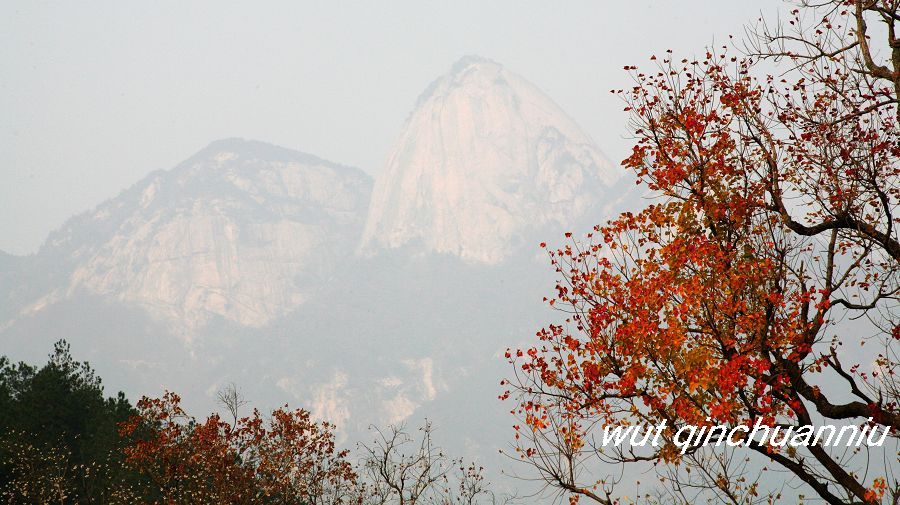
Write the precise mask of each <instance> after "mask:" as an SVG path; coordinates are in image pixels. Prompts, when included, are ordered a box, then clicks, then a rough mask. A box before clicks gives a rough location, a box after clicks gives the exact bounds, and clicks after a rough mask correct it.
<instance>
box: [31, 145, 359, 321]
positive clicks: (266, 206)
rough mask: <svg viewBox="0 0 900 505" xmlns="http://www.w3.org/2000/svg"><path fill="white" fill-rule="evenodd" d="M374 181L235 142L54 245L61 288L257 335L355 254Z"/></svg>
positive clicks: (91, 218)
mask: <svg viewBox="0 0 900 505" xmlns="http://www.w3.org/2000/svg"><path fill="white" fill-rule="evenodd" d="M370 191H371V181H370V179H369V177H368V176H367V175H365V174H364V173H363V172H361V171H360V170H358V169H355V168H350V167H344V166H340V165H337V164H334V163H331V162H328V161H325V160H322V159H320V158H317V157H315V156H312V155H308V154H304V153H300V152H296V151H291V150H288V149H283V148H279V147H275V146H272V145H268V144H264V143H262V142H253V141H246V140H240V139H229V140H222V141H218V142H214V143H213V144H211V145H210V146H208V147H207V148H205V149H203V150H202V151H200V152H199V153H198V154H196V155H195V156H193V157H192V158H190V159H188V160H187V161H185V162H183V163H182V164H180V165H179V166H177V167H176V168H175V169H173V170H171V171H164V172H156V173H153V174H151V175H150V176H149V177H147V178H146V179H144V180H143V181H141V182H139V183H138V184H136V185H135V186H134V187H132V188H130V189H128V190H126V191H124V192H123V193H122V194H120V195H119V196H118V197H116V198H113V199H112V200H109V201H108V202H106V203H104V204H102V205H100V206H99V207H97V208H96V209H95V210H94V211H92V212H90V213H87V214H84V215H82V216H78V217H76V218H73V219H72V220H70V222H69V223H67V224H66V225H65V226H63V227H62V229H60V230H58V231H57V232H55V233H54V234H52V235H51V236H50V238H49V239H48V241H47V243H46V244H45V246H44V248H43V250H42V251H41V253H40V255H43V256H46V257H55V258H60V257H64V258H66V262H67V263H69V264H70V265H71V266H70V273H69V275H68V279H67V282H66V287H64V288H58V289H56V290H55V291H54V292H53V293H51V294H50V295H48V297H45V299H44V300H42V301H39V302H38V303H37V304H36V305H35V307H34V309H39V308H40V307H41V306H42V305H43V304H46V302H47V301H48V300H47V298H49V301H50V302H52V301H53V300H55V299H60V298H65V297H71V296H77V293H78V292H80V291H81V290H85V291H87V292H89V293H91V294H96V295H101V296H105V297H111V298H113V299H115V300H117V301H121V302H125V303H127V304H129V305H136V306H139V307H142V308H144V309H146V310H147V311H148V312H150V313H151V314H152V315H154V316H157V317H161V318H162V319H163V320H166V321H170V322H173V323H174V324H175V325H176V326H178V327H181V328H185V329H188V330H190V329H195V328H198V327H201V326H203V325H205V324H206V323H207V322H209V320H210V319H211V318H213V317H216V316H218V317H221V318H224V319H225V320H228V321H231V322H235V323H238V324H240V325H243V326H250V327H258V326H262V325H265V324H266V323H268V322H270V321H271V320H273V319H274V318H277V317H280V316H282V315H284V314H285V313H287V312H289V311H290V310H292V309H294V308H296V307H297V306H298V305H299V304H301V303H303V302H304V301H305V300H306V299H307V298H308V297H309V295H310V293H311V291H312V289H313V288H314V287H315V286H316V285H317V284H318V283H319V282H320V281H322V280H323V279H325V278H327V277H328V276H329V275H331V274H332V273H333V270H334V268H335V266H336V265H337V264H338V263H339V262H341V261H342V260H343V259H345V258H347V257H348V256H352V254H353V251H354V250H355V247H356V243H357V241H358V237H359V234H360V232H361V229H362V225H363V221H364V215H365V210H366V207H367V205H368V199H369V194H370Z"/></svg>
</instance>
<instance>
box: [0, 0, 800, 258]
mask: <svg viewBox="0 0 900 505" xmlns="http://www.w3.org/2000/svg"><path fill="white" fill-rule="evenodd" d="M785 8H786V6H785V5H784V4H782V3H781V2H779V1H776V0H765V1H759V2H755V1H748V0H728V1H726V0H708V1H690V2H685V1H669V2H659V1H639V0H633V1H627V2H622V1H612V0H605V1H600V0H595V1H580V2H573V1H567V2H549V1H544V2H536V1H529V2H525V1H503V2H485V1H471V2H461V1H452V2H449V1H447V2H440V3H438V2H428V1H422V0H410V1H395V2H335V1H327V2H326V1H322V2H304V1H296V0H295V1H284V2H242V3H237V2H223V1H214V2H213V1H211V2H193V1H192V2H189V1H184V0H179V1H152V2H149V1H145V2H128V1H122V0H112V1H104V2H100V1H88V2H40V1H35V0H26V1H9V0H3V1H2V2H0V178H2V179H0V180H2V184H0V249H2V250H5V251H7V252H12V253H17V254H25V253H30V252H34V251H35V250H36V249H37V248H38V247H39V246H40V244H41V243H42V242H43V240H44V238H45V237H46V235H47V233H48V232H49V231H50V230H52V229H54V228H56V227H58V226H59V225H61V224H62V222H63V221H64V220H65V219H66V218H68V217H69V216H71V215H73V214H75V213H78V212H81V211H84V210H87V209H89V208H91V207H93V206H94V205H96V204H98V203H100V202H101V201H103V200H105V199H107V198H110V197H113V196H115V195H116V194H117V193H118V192H119V191H120V190H122V189H124V188H126V187H128V186H129V185H131V184H133V183H134V182H136V181H138V180H139V179H141V178H142V177H143V176H144V175H146V174H147V173H148V172H150V171H152V170H155V169H160V168H162V169H168V168H171V167H173V166H174V165H175V164H177V163H178V162H179V161H181V160H183V159H185V158H187V157H188V156H190V155H191V154H193V153H194V152H196V151H198V150H199V149H201V148H203V147H204V146H205V145H206V144H208V143H209V142H211V141H213V140H216V139H219V138H223V137H235V136H237V137H245V138H252V139H257V140H263V141H266V142H271V143H274V144H278V145H282V146H285V147H289V148H293V149H298V150H301V151H306V152H310V153H313V154H316V155H318V156H321V157H324V158H326V159H330V160H333V161H336V162H340V163H345V164H349V165H355V166H358V167H360V168H362V169H364V170H366V171H368V172H369V173H372V174H375V173H377V172H378V170H379V168H380V166H381V164H382V162H383V160H384V158H385V157H386V155H387V153H388V151H389V150H390V147H391V143H392V141H393V139H394V137H395V136H396V135H397V134H398V133H399V129H400V127H401V125H402V123H403V121H404V119H405V118H406V116H407V115H408V114H409V112H410V110H411V108H412V105H413V103H414V101H415V99H416V97H417V96H418V94H419V93H420V92H421V91H422V90H423V89H424V88H425V87H426V86H427V85H428V83H429V82H431V81H432V80H433V79H434V78H435V77H437V76H438V75H440V74H442V73H444V72H446V71H447V69H448V68H449V67H450V65H451V64H452V63H453V62H454V61H456V60H457V59H458V58H460V57H461V56H463V55H466V54H478V55H481V56H485V57H489V58H492V59H494V60H496V61H498V62H500V63H502V64H504V65H505V66H507V67H508V68H510V69H511V70H513V71H515V72H517V73H519V74H521V75H523V76H524V77H525V78H527V79H529V80H530V81H532V82H533V83H535V84H536V85H537V86H538V87H540V88H541V89H543V90H544V91H545V92H547V93H548V94H549V95H550V96H551V97H552V98H553V99H554V100H555V101H556V102H557V103H559V104H560V105H561V106H562V108H563V109H564V110H565V111H567V112H568V113H569V114H570V115H571V116H572V117H573V118H574V119H575V120H576V121H577V122H578V123H579V124H580V125H581V126H582V127H583V128H584V130H585V131H586V132H587V133H588V134H589V135H591V136H592V137H593V138H594V140H595V141H596V142H597V143H598V145H599V146H600V147H601V148H602V149H603V150H604V151H605V152H606V153H607V154H608V155H609V157H610V158H612V159H613V160H614V161H618V160H620V159H622V158H623V157H624V156H625V153H626V152H627V150H628V147H629V145H628V142H627V140H625V139H623V124H622V122H623V119H624V116H623V113H622V112H621V108H622V105H621V103H620V102H619V101H618V99H617V98H616V97H614V96H612V95H610V93H609V90H610V89H612V88H617V87H622V86H625V85H628V81H627V76H626V74H625V73H624V72H623V71H622V67H623V66H624V65H626V64H643V63H645V62H646V61H647V58H648V57H649V56H650V54H652V53H654V52H656V53H661V52H662V51H664V50H665V49H667V48H672V49H674V50H675V51H676V52H678V53H681V54H686V55H692V54H700V53H701V52H702V50H703V48H704V47H705V46H706V45H709V44H710V43H712V42H713V41H714V40H715V41H716V42H724V41H725V40H726V37H727V35H728V34H735V35H739V34H740V33H741V32H742V26H743V25H744V24H745V23H747V22H751V21H752V20H754V19H755V18H756V17H758V16H759V14H760V12H763V13H769V14H772V13H774V12H775V11H777V10H778V9H785Z"/></svg>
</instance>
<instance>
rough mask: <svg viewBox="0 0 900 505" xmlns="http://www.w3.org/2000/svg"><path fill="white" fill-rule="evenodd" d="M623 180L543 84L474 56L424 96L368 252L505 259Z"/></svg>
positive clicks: (386, 174)
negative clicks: (402, 250)
mask: <svg viewBox="0 0 900 505" xmlns="http://www.w3.org/2000/svg"><path fill="white" fill-rule="evenodd" d="M618 177H619V174H618V172H617V171H615V170H614V168H613V166H612V165H611V164H610V163H609V162H608V161H607V160H606V158H605V157H604V156H603V154H602V153H601V152H600V151H599V149H598V148H597V147H596V146H595V145H594V143H593V142H592V141H591V140H590V138H589V137H588V136H587V135H586V134H585V133H584V132H583V131H582V130H581V129H580V128H579V127H578V126H577V125H576V124H575V123H574V122H573V121H572V119H571V118H569V117H568V116H567V115H566V114H565V113H564V112H563V111H562V110H561V109H560V108H559V107H558V106H557V105H556V104H555V103H554V102H553V101H552V100H551V99H550V98H549V97H547V96H546V95H545V94H544V93H543V92H541V91H540V90H539V89H538V88H537V87H535V86H534V85H532V84H531V83H529V82H527V81H526V80H525V79H523V78H522V77H520V76H518V75H517V74H514V73H513V72H510V71H509V70H507V69H505V68H504V67H502V66H501V65H499V64H498V63H495V62H493V61H490V60H486V59H483V58H478V57H471V56H470V57H465V58H463V59H462V60H460V61H459V62H457V63H456V64H455V65H454V66H453V68H452V69H451V71H450V72H449V73H448V74H446V75H444V76H442V77H440V78H439V79H437V80H436V81H435V82H434V83H432V84H431V86H429V88H428V89H427V90H426V91H425V92H424V93H423V94H422V96H421V97H420V98H419V100H418V103H417V105H416V108H415V110H414V111H413V113H412V114H411V116H410V117H409V119H408V121H407V123H406V126H405V128H404V130H403V132H402V134H401V135H400V138H399V140H398V141H397V143H396V145H395V147H394V149H393V152H392V153H391V155H390V157H389V159H388V161H387V164H386V166H385V168H384V170H383V171H382V172H381V173H380V174H379V176H378V178H377V181H376V184H375V189H374V192H373V195H372V203H371V208H370V209H369V216H368V220H367V222H366V228H365V232H364V235H363V238H362V245H361V250H362V251H363V252H365V253H367V254H372V253H376V252H378V251H380V250H385V249H395V248H399V247H403V246H409V245H413V246H416V247H419V248H420V249H421V250H422V251H424V252H438V253H450V254H453V255H456V256H459V257H461V258H463V259H464V260H467V261H471V262H477V263H489V264H491V263H497V262H500V261H502V260H503V259H505V258H507V257H508V256H509V255H510V253H512V252H513V251H514V250H515V249H516V248H517V247H519V246H520V245H521V242H522V241H523V240H524V239H526V238H531V237H530V235H532V234H533V232H535V231H537V230H541V229H546V228H548V227H549V228H554V227H560V226H571V225H572V223H574V222H576V221H578V220H579V219H581V218H582V217H583V216H584V215H585V214H586V213H587V212H589V211H590V210H591V209H594V208H596V206H597V205H599V204H601V203H602V202H603V201H604V199H605V196H606V192H605V191H604V190H605V188H608V187H609V186H610V185H612V184H613V183H614V182H615V181H616V180H617V179H618Z"/></svg>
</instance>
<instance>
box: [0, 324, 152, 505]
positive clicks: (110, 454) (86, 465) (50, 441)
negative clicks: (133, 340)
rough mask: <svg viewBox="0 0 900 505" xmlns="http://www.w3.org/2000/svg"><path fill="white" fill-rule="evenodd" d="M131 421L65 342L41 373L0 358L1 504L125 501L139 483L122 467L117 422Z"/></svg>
mask: <svg viewBox="0 0 900 505" xmlns="http://www.w3.org/2000/svg"><path fill="white" fill-rule="evenodd" d="M134 414H136V411H135V409H134V408H133V407H132V405H131V404H130V403H129V402H128V400H127V399H126V398H125V395H124V394H123V393H121V392H120V393H119V394H118V395H117V396H116V397H105V396H104V394H103V386H102V384H101V380H100V378H99V377H98V376H97V375H96V374H95V373H94V371H93V369H91V367H90V365H89V364H88V363H85V362H78V361H75V360H74V359H73V358H72V354H71V352H70V348H69V344H68V343H66V342H65V341H62V340H61V341H59V342H57V343H56V344H55V345H54V348H53V352H52V353H51V354H50V358H49V360H48V361H47V363H46V364H45V365H44V366H42V367H40V368H38V367H36V366H32V365H28V364H26V363H12V362H11V361H10V360H9V359H8V358H7V357H5V356H4V357H0V502H5V503H66V504H69V503H71V504H80V503H114V502H121V501H123V500H126V499H127V498H125V497H123V496H122V492H123V491H124V490H127V489H129V488H132V487H133V486H135V485H137V484H139V482H140V477H139V476H138V475H137V474H135V473H134V472H131V471H130V470H128V469H127V467H126V466H125V465H124V461H123V455H122V447H123V446H124V444H126V443H127V441H126V440H123V439H121V438H120V437H119V434H118V423H120V422H122V421H125V420H126V419H128V418H129V417H130V416H132V415H134Z"/></svg>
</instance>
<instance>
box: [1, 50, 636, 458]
mask: <svg viewBox="0 0 900 505" xmlns="http://www.w3.org/2000/svg"><path fill="white" fill-rule="evenodd" d="M347 141H348V142H352V139H348V140H347ZM618 180H619V173H618V171H617V170H616V169H615V168H614V167H613V166H612V165H611V164H610V163H609V162H608V161H607V160H606V159H605V158H604V156H603V154H602V153H601V152H600V150H599V149H598V147H597V146H596V145H595V144H594V143H593V142H592V141H591V140H590V138H589V137H588V136H587V135H586V134H585V133H584V132H582V131H581V129H580V128H579V127H578V126H577V125H576V124H575V123H574V122H573V121H572V120H571V118H569V117H568V116H567V115H566V114H565V113H564V112H563V111H561V110H560V109H559V107H558V106H557V105H556V104H554V103H553V101H552V100H551V99H550V98H549V97H547V96H546V95H545V94H544V93H542V92H541V91H540V90H539V89H538V88H537V87H536V86H534V85H533V84H530V83H528V82H527V81H526V80H525V79H524V78H522V77H520V76H518V75H516V74H515V73H513V72H511V71H509V70H507V69H505V68H504V67H502V66H501V65H500V64H498V63H496V62H493V61H490V60H486V59H482V58H477V57H466V58H463V59H462V60H460V61H459V62H458V63H456V64H455V65H454V66H453V67H452V69H451V70H450V72H449V73H447V74H446V75H444V76H441V77H439V78H438V79H437V80H436V81H435V82H434V83H433V84H432V85H431V86H430V87H429V88H428V89H427V90H426V91H425V92H424V93H423V94H422V96H421V97H420V98H419V100H418V102H417V103H416V106H415V109H414V110H413V111H412V113H411V114H410V116H409V119H408V121H407V123H406V125H405V126H404V128H403V131H402V132H401V134H400V136H399V139H398V141H397V143H396V145H395V146H394V148H393V150H392V154H391V155H390V156H389V158H388V160H387V162H386V165H385V167H384V168H383V170H381V171H380V172H379V173H378V179H377V181H374V182H373V181H372V180H371V179H370V177H369V176H367V175H366V174H365V173H364V172H362V171H361V170H359V169H356V168H351V167H345V166H341V165H339V164H336V163H333V162H329V161H326V160H322V159H320V158H317V157H316V156H313V155H310V154H305V153H300V152H296V151H292V150H289V149H284V148H281V147H276V146H272V145H269V144H265V143H263V142H257V141H249V140H241V139H227V140H220V141H216V142H213V143H212V144H210V145H209V146H208V147H206V148H204V149H202V150H201V151H200V152H198V153H197V154H196V155H194V156H193V157H191V158H190V159H188V160H186V161H184V162H183V163H181V164H180V165H178V166H177V167H175V168H173V169H171V170H167V171H158V172H154V173H152V174H150V175H149V176H148V177H146V178H145V179H144V180H142V181H140V182H138V183H137V184H135V185H134V186H132V187H131V188H129V189H127V190H125V191H123V192H122V193H121V194H119V195H118V196H116V197H114V198H112V199H110V200H108V201H107V202H104V203H102V204H100V205H99V206H98V207H96V208H95V209H94V210H92V211H90V212H87V213H84V214H82V215H79V216H76V217H73V218H72V219H70V220H69V221H68V222H67V223H65V224H64V225H63V226H62V227H61V228H60V229H59V230H57V231H55V232H53V233H52V234H51V235H50V237H49V238H48V239H47V241H46V243H45V244H44V246H43V247H42V248H41V250H40V251H39V252H38V253H37V254H35V255H32V256H28V257H16V256H9V255H2V254H0V300H2V308H0V343H2V346H3V348H4V351H5V352H6V353H8V354H11V355H13V356H14V357H19V356H20V355H23V356H22V357H30V356H40V355H43V354H44V353H46V352H47V351H48V350H49V348H50V347H49V345H50V344H49V343H50V342H52V341H54V340H56V339H59V338H67V339H69V340H70V341H71V342H72V344H73V349H74V350H75V351H76V353H81V354H82V355H83V356H84V357H86V358H88V359H89V360H91V361H92V362H93V363H94V364H95V365H96V366H97V368H98V369H99V370H100V371H101V375H103V376H104V377H107V378H110V379H113V380H114V381H115V384H116V387H117V388H118V387H126V385H127V386H128V388H129V391H130V392H131V393H134V394H143V393H148V394H159V393H160V391H161V390H162V389H163V388H168V389H172V390H176V391H179V392H182V393H183V396H184V397H185V399H186V401H190V398H191V394H192V393H193V394H194V395H196V396H199V397H203V398H205V399H206V401H207V402H208V405H204V406H206V407H209V406H211V405H212V403H213V398H214V393H215V391H216V389H217V388H218V387H221V386H222V385H224V384H225V383H227V382H235V383H237V384H238V385H240V386H241V387H243V388H244V389H245V390H246V391H247V394H248V396H249V397H251V398H254V399H255V400H257V401H260V402H267V403H269V404H270V405H279V404H283V403H285V402H289V403H291V405H292V406H306V407H309V408H312V409H313V410H314V411H315V412H316V413H318V414H319V415H321V416H323V417H326V418H329V419H331V420H333V421H336V422H338V423H339V424H340V425H341V426H342V428H344V429H345V430H346V431H347V432H348V433H350V434H351V435H350V436H351V437H353V435H352V434H353V433H354V432H356V433H358V432H359V431H361V430H364V429H365V427H366V426H367V425H368V424H370V423H386V422H400V421H403V420H405V419H409V418H412V417H416V416H421V415H429V416H430V417H431V418H436V419H437V421H436V424H437V425H438V426H440V422H441V419H443V420H444V421H445V422H446V423H447V428H448V429H447V432H448V433H447V436H448V437H450V438H456V439H461V440H463V441H464V443H465V444H466V446H467V447H470V448H473V447H478V446H483V445H484V444H491V443H493V444H495V445H496V441H497V440H503V437H504V434H505V431H503V429H502V428H503V427H504V426H507V425H508V424H509V422H504V420H503V417H502V416H503V413H504V412H505V409H506V407H505V406H503V405H499V402H497V401H496V394H497V391H496V390H495V389H498V388H492V387H491V386H492V385H496V384H497V383H498V381H499V380H500V378H502V376H503V375H504V374H505V373H506V368H505V365H504V363H503V360H502V359H501V358H499V356H500V355H501V354H502V350H503V349H505V348H506V347H507V346H511V345H515V344H516V343H517V342H521V341H523V340H525V339H528V338H529V336H531V335H533V332H534V331H535V330H537V329H538V327H539V325H541V324H543V323H545V322H547V314H548V313H547V312H540V311H539V308H540V306H541V305H540V299H541V296H542V295H543V294H546V293H547V292H549V291H550V290H551V289H552V286H553V285H552V272H550V269H549V267H548V266H547V262H546V261H545V260H544V259H537V260H536V255H537V254H538V249H537V247H536V245H537V243H538V242H539V241H542V240H548V241H552V240H554V239H558V238H559V237H560V235H561V233H562V232H563V231H566V230H572V231H575V232H578V231H584V230H586V227H585V226H589V225H593V224H596V223H598V222H601V221H602V220H603V219H605V218H606V217H607V216H608V214H609V212H610V209H611V207H612V206H613V205H614V204H615V203H616V202H618V201H620V200H621V199H622V198H623V195H624V194H625V192H624V191H622V189H621V188H622V187H623V186H622V185H621V184H619V183H618V182H617V181H618ZM373 188H374V189H373ZM14 351H19V352H14ZM492 415H496V416H497V418H498V421H497V422H496V423H493V424H492V426H494V427H495V428H490V429H488V428H485V425H484V424H483V423H484V421H485V419H487V418H488V417H490V416H492ZM507 421H508V420H507ZM479 423H482V424H479ZM491 430H495V431H494V432H493V435H491V436H492V437H493V438H491V437H489V436H488V434H489V433H491ZM497 430H499V431H497ZM491 440H493V442H488V441H491ZM495 445H494V446H492V447H491V451H488V452H496V451H495ZM482 448H483V447H482Z"/></svg>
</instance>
